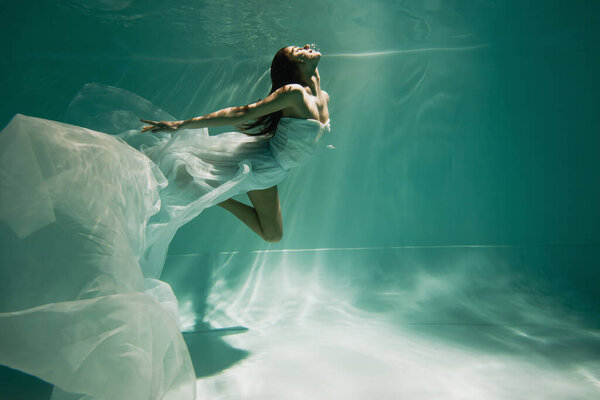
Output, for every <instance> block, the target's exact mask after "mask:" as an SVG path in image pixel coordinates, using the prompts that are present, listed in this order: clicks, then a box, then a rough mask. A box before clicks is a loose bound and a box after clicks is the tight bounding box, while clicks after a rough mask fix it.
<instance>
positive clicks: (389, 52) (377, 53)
mask: <svg viewBox="0 0 600 400" xmlns="http://www.w3.org/2000/svg"><path fill="white" fill-rule="evenodd" d="M491 45H492V44H491V43H483V44H477V45H474V46H465V47H428V48H420V49H400V50H384V51H373V52H367V53H337V54H335V53H334V54H324V55H323V56H324V57H375V56H389V55H395V54H411V53H430V52H431V53H433V52H440V51H471V50H479V49H483V48H486V47H490V46H491Z"/></svg>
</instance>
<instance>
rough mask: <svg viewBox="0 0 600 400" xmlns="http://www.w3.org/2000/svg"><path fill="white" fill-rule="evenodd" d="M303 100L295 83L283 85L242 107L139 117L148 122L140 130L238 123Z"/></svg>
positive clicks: (301, 93) (293, 106) (299, 87)
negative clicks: (171, 117)
mask: <svg viewBox="0 0 600 400" xmlns="http://www.w3.org/2000/svg"><path fill="white" fill-rule="evenodd" d="M303 102H304V91H303V90H302V86H300V85H297V84H291V85H285V86H283V87H281V88H279V89H277V90H276V91H274V92H273V93H271V94H270V95H268V96H267V97H266V98H264V99H263V100H260V101H257V102H256V103H252V104H249V105H247V106H243V107H229V108H224V109H222V110H219V111H215V112H213V113H210V114H206V115H203V116H201V117H196V118H190V119H186V120H183V121H151V120H146V119H140V121H142V122H144V123H146V124H149V125H148V126H145V127H143V128H142V132H147V131H152V132H158V131H162V130H177V129H194V128H210V127H213V126H222V125H239V124H241V123H243V122H245V121H248V120H254V119H257V118H260V117H262V116H263V115H267V114H272V113H274V112H277V111H279V110H283V109H284V108H289V107H292V108H296V107H298V106H300V105H301V104H302V103H303Z"/></svg>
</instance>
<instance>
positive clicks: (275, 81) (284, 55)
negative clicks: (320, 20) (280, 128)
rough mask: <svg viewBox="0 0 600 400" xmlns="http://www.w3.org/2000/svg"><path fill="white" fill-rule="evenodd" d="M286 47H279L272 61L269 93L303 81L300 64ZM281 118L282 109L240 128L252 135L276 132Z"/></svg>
mask: <svg viewBox="0 0 600 400" xmlns="http://www.w3.org/2000/svg"><path fill="white" fill-rule="evenodd" d="M285 49H286V48H285V47H283V48H281V49H279V51H277V53H275V57H273V61H272V62H271V91H270V92H269V94H271V93H273V92H274V91H276V90H277V89H279V88H280V87H283V86H285V85H289V84H290V83H301V82H300V70H299V69H298V65H297V64H296V61H294V60H293V59H291V58H290V56H289V52H286V51H285ZM280 119H281V111H276V112H274V113H272V114H267V115H264V116H262V117H260V118H258V119H257V120H256V121H254V122H248V123H246V124H242V125H240V126H239V128H240V130H241V131H242V132H244V133H245V134H247V135H251V136H258V135H268V134H274V133H275V130H276V129H277V124H279V120H280ZM255 128H259V130H258V132H257V131H253V130H254V129H255Z"/></svg>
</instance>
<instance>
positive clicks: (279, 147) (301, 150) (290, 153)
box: [269, 117, 330, 170]
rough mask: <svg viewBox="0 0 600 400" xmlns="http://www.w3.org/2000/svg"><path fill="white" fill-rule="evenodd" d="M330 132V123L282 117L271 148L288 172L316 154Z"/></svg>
mask: <svg viewBox="0 0 600 400" xmlns="http://www.w3.org/2000/svg"><path fill="white" fill-rule="evenodd" d="M329 131H330V124H329V121H327V122H326V123H322V122H320V121H318V120H316V119H303V118H293V117H281V119H280V120H279V124H278V125H277V131H276V133H275V135H274V136H273V137H272V138H271V140H270V143H269V148H270V150H271V153H272V154H273V157H274V158H275V160H277V162H278V163H279V165H281V167H282V168H284V169H286V170H287V169H290V168H294V167H297V166H299V165H300V164H302V163H303V162H304V161H305V160H306V159H307V158H308V157H310V156H311V155H313V154H314V153H316V151H317V150H318V148H319V147H320V143H322V138H323V136H324V135H325V134H327V133H329Z"/></svg>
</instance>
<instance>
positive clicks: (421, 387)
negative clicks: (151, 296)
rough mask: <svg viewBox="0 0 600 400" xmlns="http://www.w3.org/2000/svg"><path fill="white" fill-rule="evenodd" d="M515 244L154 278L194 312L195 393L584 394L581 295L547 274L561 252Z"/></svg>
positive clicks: (365, 253) (242, 265)
mask: <svg viewBox="0 0 600 400" xmlns="http://www.w3.org/2000/svg"><path fill="white" fill-rule="evenodd" d="M524 251H525V250H523V249H521V250H518V251H516V250H515V249H503V250H498V249H495V250H494V249H438V250H432V249H410V250H407V249H404V250H403V249H392V250H389V251H382V250H361V251H353V252H350V251H344V250H336V251H315V252H300V253H298V252H294V253H285V252H284V253H278V254H268V253H267V254H233V255H195V256H182V257H177V256H174V257H170V259H169V262H168V266H167V268H166V269H165V275H164V276H163V278H164V279H165V280H167V281H169V282H170V283H171V284H172V285H173V287H174V290H175V292H176V293H177V295H178V296H179V298H180V303H181V304H180V308H181V310H182V318H183V319H182V323H183V324H184V325H185V324H187V327H184V328H186V329H188V330H189V329H192V327H191V321H192V319H191V318H190V316H193V315H194V314H195V315H196V316H197V318H198V320H199V323H198V325H197V326H196V329H197V330H199V331H202V332H199V333H188V334H186V335H185V337H186V341H187V342H188V346H189V348H190V353H191V355H192V358H193V360H194V365H195V368H196V372H197V375H198V376H199V379H198V381H197V387H198V397H197V398H198V399H203V398H210V399H237V398H244V399H281V398H285V399H296V398H297V399H306V398H311V399H338V398H339V399H365V398H377V399H404V398H418V399H438V398H444V399H515V398H532V399H535V398H540V399H541V398H543V399H565V398H569V399H590V398H594V397H595V396H598V395H599V394H600V385H599V384H598V377H599V376H600V361H599V360H600V357H598V356H599V355H600V333H599V331H598V330H597V329H596V327H594V320H593V318H591V317H590V314H589V311H590V310H589V307H588V306H586V305H585V301H586V300H589V299H588V298H587V297H586V293H585V291H583V292H582V291H579V292H578V293H579V295H578V296H576V297H577V298H575V297H573V296H572V293H571V292H569V288H568V284H565V280H564V279H555V278H561V277H560V276H559V275H560V270H561V267H560V266H561V261H564V260H566V259H568V258H569V257H570V256H571V255H572V252H570V250H568V249H555V250H551V251H550V252H552V251H554V253H555V254H554V255H551V254H550V255H549V254H548V249H538V250H536V249H529V250H527V251H525V253H527V254H525V255H524V254H523V252H524ZM515 252H516V253H515ZM536 252H537V253H536ZM596 252H597V249H588V251H587V256H586V254H583V255H581V253H586V252H585V251H584V252H580V255H579V258H580V259H579V260H575V261H578V262H579V264H580V265H581V264H582V260H583V259H582V258H581V257H584V258H585V257H590V259H593V258H594V254H595V253H596ZM538 253H539V254H538ZM549 257H550V258H552V259H553V260H554V265H549V264H548V263H547V258H549ZM525 264H526V265H525ZM568 274H571V276H572V274H573V271H572V270H571V271H569V272H568V273H567V272H566V271H565V276H567V275H568ZM555 281H561V283H560V285H558V286H557V284H556V283H555ZM190 282H198V283H201V284H199V285H198V286H196V287H195V288H194V287H191V286H190ZM559 290H560V292H559ZM561 295H562V297H561ZM185 318H187V322H186V321H185ZM240 326H242V327H246V328H248V331H245V332H244V331H239V330H237V331H236V330H235V329H234V330H232V331H227V330H220V331H214V332H207V331H209V330H210V329H215V328H226V327H240Z"/></svg>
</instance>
